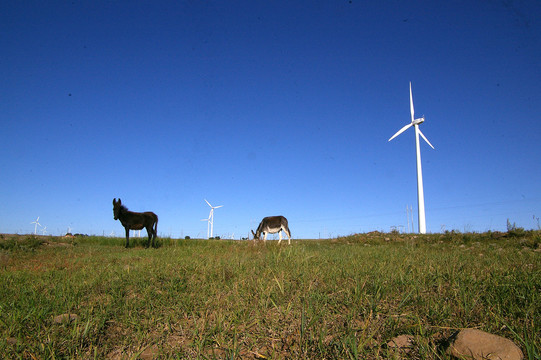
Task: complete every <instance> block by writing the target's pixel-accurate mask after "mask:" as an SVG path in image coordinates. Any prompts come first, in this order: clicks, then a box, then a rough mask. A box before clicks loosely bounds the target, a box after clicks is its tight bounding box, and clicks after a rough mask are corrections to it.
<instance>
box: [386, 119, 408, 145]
mask: <svg viewBox="0 0 541 360" xmlns="http://www.w3.org/2000/svg"><path fill="white" fill-rule="evenodd" d="M412 126H413V123H410V124H408V125H406V126H404V127H403V128H402V129H400V130H398V132H397V133H396V134H394V135H393V136H392V137H391V138H390V139H389V141H391V140H392V139H394V138H395V137H397V136H398V135H400V134H402V133H403V132H404V131H406V130H408V128H410V127H412Z"/></svg>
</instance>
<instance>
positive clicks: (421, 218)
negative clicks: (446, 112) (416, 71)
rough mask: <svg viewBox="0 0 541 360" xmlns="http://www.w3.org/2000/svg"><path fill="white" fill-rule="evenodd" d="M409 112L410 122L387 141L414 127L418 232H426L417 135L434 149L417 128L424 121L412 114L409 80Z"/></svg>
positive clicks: (423, 118)
mask: <svg viewBox="0 0 541 360" xmlns="http://www.w3.org/2000/svg"><path fill="white" fill-rule="evenodd" d="M410 112H411V123H410V124H408V125H406V126H404V127H403V128H402V129H400V130H398V132H397V133H396V134H394V135H393V136H392V137H391V138H390V139H389V141H391V140H392V139H394V138H395V137H397V136H398V135H400V134H402V133H403V132H404V131H406V130H407V129H409V128H410V127H412V126H413V127H414V128H415V148H416V150H417V205H418V210H419V233H421V234H426V219H425V196H424V192H423V171H422V169H421V146H420V144H419V135H421V137H422V138H423V139H424V140H425V141H426V143H427V144H428V145H430V147H431V148H432V149H434V146H432V144H431V143H430V141H428V139H427V138H426V137H425V136H424V135H423V133H422V132H421V129H419V125H420V124H421V123H422V122H423V121H425V117H424V116H422V117H420V118H417V119H415V116H414V110H413V96H412V94H411V81H410Z"/></svg>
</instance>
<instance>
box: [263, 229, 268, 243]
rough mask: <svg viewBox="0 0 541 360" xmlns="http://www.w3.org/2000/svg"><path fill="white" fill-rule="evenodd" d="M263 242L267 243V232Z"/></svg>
mask: <svg viewBox="0 0 541 360" xmlns="http://www.w3.org/2000/svg"><path fill="white" fill-rule="evenodd" d="M263 240H265V242H267V232H266V231H265V237H264V238H263Z"/></svg>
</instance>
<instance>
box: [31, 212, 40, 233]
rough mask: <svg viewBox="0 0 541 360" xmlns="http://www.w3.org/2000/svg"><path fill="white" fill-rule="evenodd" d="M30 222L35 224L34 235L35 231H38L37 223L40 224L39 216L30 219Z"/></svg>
mask: <svg viewBox="0 0 541 360" xmlns="http://www.w3.org/2000/svg"><path fill="white" fill-rule="evenodd" d="M30 224H35V225H34V235H36V233H37V231H38V225H39V226H41V224H40V223H39V216H38V218H37V219H36V220H34V221H32V222H31V223H30Z"/></svg>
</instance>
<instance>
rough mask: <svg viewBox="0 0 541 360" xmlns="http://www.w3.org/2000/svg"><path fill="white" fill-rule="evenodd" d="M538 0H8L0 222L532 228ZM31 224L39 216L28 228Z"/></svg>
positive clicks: (539, 200)
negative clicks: (125, 213)
mask: <svg viewBox="0 0 541 360" xmlns="http://www.w3.org/2000/svg"><path fill="white" fill-rule="evenodd" d="M540 21H541V3H540V2H539V1H475V2H473V3H472V2H471V1H451V2H449V1H430V2H429V1H413V2H410V1H379V2H375V1H374V2H365V1H359V0H352V1H348V0H346V1H335V0H332V1H233V2H231V1H163V2H162V1H160V2H155V1H73V2H72V1H45V2H43V1H5V2H2V4H1V5H0V49H2V50H1V55H0V79H1V83H0V121H1V124H2V130H1V132H0V139H1V142H0V151H1V156H0V169H1V171H2V173H1V177H0V189H1V198H0V232H1V233H33V231H34V225H32V224H30V223H31V222H32V221H33V220H35V219H36V218H37V217H38V216H39V217H40V220H39V222H40V223H41V224H42V225H43V226H47V233H48V234H53V235H60V234H64V233H65V232H66V230H67V228H68V226H69V227H70V228H71V230H72V232H74V233H86V234H97V235H102V234H110V233H111V232H112V231H114V232H115V234H117V235H119V236H120V235H122V234H123V228H122V226H121V224H120V222H118V221H114V219H113V213H112V200H113V198H119V197H120V198H121V199H122V201H123V202H124V203H125V204H126V205H127V206H128V208H129V209H130V210H133V211H144V210H152V211H154V212H156V213H157V214H158V216H159V219H160V220H159V225H158V234H159V235H161V236H172V237H180V236H186V235H189V236H192V237H197V236H199V237H204V236H206V231H207V225H206V223H205V222H203V221H201V219H203V218H206V217H207V216H208V213H209V207H208V206H207V204H206V203H205V202H204V199H208V200H209V201H210V202H211V204H213V205H224V206H223V208H220V209H217V210H216V212H215V224H214V229H215V234H216V235H220V236H230V235H232V234H233V233H234V234H235V237H236V238H238V237H240V236H247V234H248V232H249V230H250V228H255V227H256V226H257V223H258V222H259V220H260V219H261V218H262V217H264V216H268V215H278V214H282V215H284V216H286V217H287V218H288V219H289V224H290V228H291V230H292V233H293V237H294V238H314V237H315V238H317V237H319V236H321V237H327V236H336V235H348V234H352V233H357V232H368V231H372V230H380V231H382V230H383V231H389V230H390V229H391V227H392V226H400V225H402V226H404V228H405V229H406V230H407V227H406V221H407V215H406V206H407V205H411V206H412V207H413V213H414V215H415V230H416V231H417V200H416V199H417V189H416V170H415V140H414V131H413V130H412V129H410V130H408V131H407V132H405V133H404V134H402V135H400V136H399V137H398V138H396V139H394V140H393V141H391V142H388V141H387V140H388V139H389V138H390V137H391V136H392V135H393V134H394V133H395V132H396V131H398V130H399V129H400V128H401V127H402V126H404V125H406V124H407V123H408V122H409V121H410V114H409V82H410V81H411V82H412V84H413V99H414V104H415V110H416V115H418V116H420V115H423V114H424V115H425V117H426V121H425V123H423V124H422V125H421V129H422V131H423V133H424V134H425V135H426V136H427V138H428V139H429V140H430V142H431V143H432V144H433V145H434V146H435V150H432V149H431V148H429V147H428V146H427V145H426V144H425V143H422V145H421V146H422V147H421V154H422V162H423V175H424V190H425V199H426V221H427V230H428V232H440V231H441V230H442V229H446V230H453V229H455V230H459V231H486V230H505V229H506V220H507V219H510V221H511V222H515V223H516V224H517V226H522V227H524V228H527V229H530V228H537V226H538V221H537V220H536V219H535V218H536V217H541V182H540V180H541V143H540V139H541V115H540V114H541V23H540ZM38 232H41V229H40V230H38Z"/></svg>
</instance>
